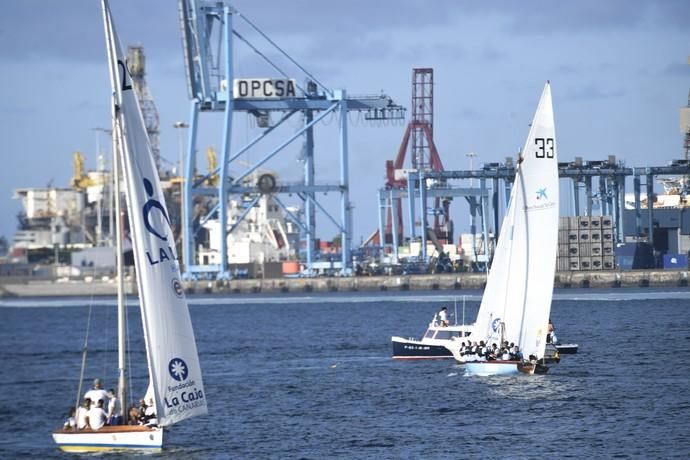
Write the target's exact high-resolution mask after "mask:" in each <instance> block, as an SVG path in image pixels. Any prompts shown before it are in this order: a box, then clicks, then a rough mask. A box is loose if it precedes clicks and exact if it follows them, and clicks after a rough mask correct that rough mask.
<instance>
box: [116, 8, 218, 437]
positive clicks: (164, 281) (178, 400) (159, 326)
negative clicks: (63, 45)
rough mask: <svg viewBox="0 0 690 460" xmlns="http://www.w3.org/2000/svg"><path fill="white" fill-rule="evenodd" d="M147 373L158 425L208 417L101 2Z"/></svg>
mask: <svg viewBox="0 0 690 460" xmlns="http://www.w3.org/2000/svg"><path fill="white" fill-rule="evenodd" d="M103 10H104V21H105V24H106V36H107V43H108V45H109V58H110V60H109V63H110V70H111V82H112V86H113V93H114V95H115V101H116V103H115V109H114V110H115V114H116V120H117V130H116V135H117V136H118V140H119V146H120V151H121V156H122V158H121V160H122V164H123V169H124V179H125V185H126V196H127V206H128V210H129V218H130V230H131V235H132V247H133V251H134V258H135V264H136V268H137V285H138V288H139V298H140V304H141V312H142V322H143V326H144V337H145V341H146V350H147V358H148V363H149V372H150V378H151V383H152V388H153V393H154V397H155V406H156V414H157V418H158V422H159V425H160V426H167V425H170V424H173V423H176V422H178V421H180V420H182V419H185V418H187V417H191V416H195V415H202V414H205V413H206V412H207V407H206V399H205V393H204V389H203V381H202V377H201V369H200V366H199V358H198V353H197V349H196V342H195V339H194V331H193V330H192V325H191V319H190V316H189V309H188V307H187V302H186V300H185V298H184V291H183V288H182V284H181V281H180V271H179V264H178V262H177V252H176V250H175V244H174V241H173V238H172V230H171V228H170V221H169V218H168V213H167V209H166V206H165V202H164V201H163V191H162V188H161V185H160V180H159V178H158V172H157V169H156V165H155V162H154V160H153V156H152V154H151V147H150V144H149V139H148V136H147V134H146V129H145V125H144V121H143V118H142V114H141V110H140V108H139V103H138V101H137V98H136V96H135V95H134V92H133V90H132V81H131V77H130V75H129V72H128V70H127V66H126V61H125V58H124V53H123V52H122V46H121V45H120V42H119V40H118V37H117V34H116V32H115V28H114V25H113V22H112V18H111V15H110V11H109V8H108V4H107V0H104V1H103Z"/></svg>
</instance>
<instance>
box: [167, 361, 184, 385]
mask: <svg viewBox="0 0 690 460" xmlns="http://www.w3.org/2000/svg"><path fill="white" fill-rule="evenodd" d="M168 372H169V373H170V377H172V378H174V379H175V380H177V381H178V382H182V381H183V380H187V376H188V375H189V368H188V367H187V363H185V362H184V361H183V360H182V359H180V358H173V359H171V360H170V362H169V363H168Z"/></svg>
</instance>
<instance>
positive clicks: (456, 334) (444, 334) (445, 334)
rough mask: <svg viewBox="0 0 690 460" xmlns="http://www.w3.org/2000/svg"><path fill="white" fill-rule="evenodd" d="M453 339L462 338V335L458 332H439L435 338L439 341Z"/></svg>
mask: <svg viewBox="0 0 690 460" xmlns="http://www.w3.org/2000/svg"><path fill="white" fill-rule="evenodd" d="M453 337H460V333H459V332H458V331H438V332H437V333H436V337H434V338H435V339H437V340H450V339H452V338H453Z"/></svg>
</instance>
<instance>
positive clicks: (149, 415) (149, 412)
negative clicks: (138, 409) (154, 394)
mask: <svg viewBox="0 0 690 460" xmlns="http://www.w3.org/2000/svg"><path fill="white" fill-rule="evenodd" d="M145 415H146V426H156V425H158V419H157V418H156V406H155V405H154V404H153V399H149V404H148V405H147V406H146V412H145Z"/></svg>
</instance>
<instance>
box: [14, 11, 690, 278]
mask: <svg viewBox="0 0 690 460" xmlns="http://www.w3.org/2000/svg"><path fill="white" fill-rule="evenodd" d="M178 5H179V19H180V27H181V34H182V38H183V40H182V43H183V48H182V49H183V54H184V58H185V70H186V75H187V83H188V84H187V87H188V97H189V119H188V123H185V122H179V123H176V124H175V127H176V128H179V129H178V134H179V135H180V139H181V148H180V167H179V168H178V169H179V171H175V174H174V175H173V174H162V176H163V182H164V188H165V190H166V200H167V202H168V207H169V209H170V210H171V221H173V223H174V227H175V228H174V230H175V233H176V238H177V243H178V244H179V245H180V248H181V250H180V251H179V253H180V254H181V255H182V262H183V265H182V268H183V275H184V277H185V278H186V279H187V280H197V279H203V280H221V281H225V280H228V279H231V278H234V277H240V276H250V277H251V276H254V277H258V276H259V275H260V276H262V277H263V276H271V277H273V276H275V277H280V276H282V275H290V276H294V277H305V278H308V277H314V276H319V275H335V276H351V275H357V274H363V275H364V274H372V275H374V274H400V273H407V274H410V273H420V274H421V273H428V272H457V271H483V270H485V269H486V268H487V266H488V265H489V264H490V261H491V252H492V248H493V241H495V240H496V239H497V237H498V232H499V229H500V222H501V218H502V215H501V214H502V209H504V208H505V203H506V202H507V200H508V197H509V195H510V187H511V185H512V181H513V177H514V174H515V172H514V165H513V159H511V158H507V159H506V160H505V161H504V162H503V163H485V164H483V165H481V166H479V167H478V168H477V169H475V168H473V167H472V166H470V169H468V170H445V169H444V168H443V165H442V163H441V161H440V156H439V154H438V152H437V151H436V147H435V145H434V140H433V70H432V69H431V68H419V69H414V70H413V99H412V105H413V107H414V110H413V112H414V113H413V115H412V119H411V120H410V124H409V125H408V128H407V130H406V133H405V134H404V135H403V138H404V139H408V138H409V140H410V145H411V147H410V148H411V150H410V151H409V153H410V154H409V155H408V156H407V158H408V159H409V160H410V164H409V165H406V164H404V160H405V158H406V157H405V152H407V150H406V147H404V146H406V145H407V140H404V142H403V146H401V148H400V149H399V151H398V157H397V158H396V161H389V162H387V163H386V164H385V165H381V166H382V167H383V166H385V167H386V179H387V182H386V184H385V185H384V186H383V187H382V188H381V189H380V190H379V191H378V196H372V200H376V199H377V198H378V210H379V213H378V216H377V217H378V229H376V233H378V239H376V238H372V239H370V240H369V241H367V243H368V244H366V245H363V246H362V247H359V248H356V247H354V246H355V245H354V243H353V235H352V222H353V218H354V217H353V215H352V208H353V205H352V203H351V202H350V190H351V183H350V179H349V172H348V170H349V157H350V152H349V146H348V138H349V135H350V134H349V130H350V128H349V126H348V118H349V117H348V114H349V113H359V114H362V115H363V117H364V119H365V120H368V121H373V122H380V121H399V122H402V121H403V120H404V119H405V113H406V110H405V108H403V107H402V106H400V105H398V104H396V103H395V102H394V101H393V100H392V98H390V97H389V96H387V95H385V94H378V95H375V96H354V95H350V94H349V93H348V92H347V91H346V90H344V89H332V88H329V87H328V86H326V85H325V84H323V83H322V82H321V80H319V79H318V78H317V77H315V76H314V75H313V74H312V73H310V72H309V71H308V70H307V69H306V68H305V67H304V66H302V65H301V64H300V63H298V62H297V61H296V60H294V59H293V58H292V57H291V56H290V55H289V54H288V53H287V52H285V51H284V50H283V49H282V48H281V47H280V46H278V45H277V44H276V43H275V42H273V41H272V40H271V39H270V38H269V37H268V36H267V35H266V34H265V33H264V32H263V31H261V30H260V29H259V28H258V27H257V26H255V25H254V23H253V22H251V21H250V20H249V19H248V18H246V17H245V16H243V15H242V14H240V13H239V12H238V11H237V10H235V9H234V8H233V7H232V6H231V5H230V3H228V2H206V1H202V0H179V2H178ZM239 25H242V26H243V27H244V29H240V27H239ZM250 35H252V37H254V38H256V39H258V41H262V42H263V43H267V44H268V45H269V46H268V48H269V51H264V50H262V49H259V47H258V46H257V45H256V44H255V40H250V39H249V38H250ZM237 45H241V46H243V47H245V48H247V49H248V50H249V52H250V53H253V54H254V55H256V56H258V58H259V59H258V60H260V61H262V62H263V63H265V65H266V66H267V68H268V69H269V70H268V71H266V73H265V74H260V76H259V77H257V76H256V75H255V74H253V75H249V76H247V75H239V72H238V71H237V70H236V69H235V67H234V64H233V63H234V61H235V59H236V56H237V53H238V49H237V48H238V46H237ZM132 53H133V54H132V58H131V60H132V62H133V69H132V70H134V72H133V73H134V74H135V75H136V76H137V78H140V79H141V82H142V83H143V84H144V86H143V88H144V89H142V88H138V92H139V94H140V99H141V101H142V105H143V106H144V107H145V108H147V109H148V116H147V128H150V132H149V136H150V137H151V138H152V139H155V140H156V144H157V139H158V136H159V128H160V127H159V125H158V114H157V112H156V109H155V105H154V104H153V101H152V95H151V92H150V91H149V90H148V89H146V88H145V81H144V80H143V77H144V75H145V72H144V64H145V59H144V55H143V52H142V50H141V47H140V46H138V47H133V51H132ZM268 56H271V58H270V59H269V57H268ZM276 57H278V58H280V62H277V58H276ZM288 69H289V70H288ZM139 86H141V85H139ZM415 91H418V92H417V93H415ZM689 105H690V101H689ZM209 115H215V116H220V117H222V133H218V134H219V138H220V142H219V145H220V148H219V149H218V153H215V151H214V152H213V153H211V152H210V151H207V152H206V153H207V160H208V168H207V171H206V172H205V173H200V171H201V169H202V168H200V167H199V164H198V163H199V156H200V155H199V146H198V144H199V143H200V142H199V139H198V137H199V131H200V128H201V127H202V125H203V124H204V123H205V122H206V120H207V118H208V116H209ZM240 116H242V117H245V118H246V120H249V121H251V122H252V123H254V124H255V126H256V127H257V128H259V130H260V133H259V134H258V135H257V136H256V137H254V138H252V139H251V140H248V141H247V142H246V143H242V140H241V139H240V136H238V135H237V129H235V130H233V122H234V120H235V119H239V118H240ZM683 117H685V118H686V119H687V120H690V107H687V108H684V109H683V110H682V111H681V123H682V120H683ZM330 119H332V120H336V124H335V126H336V129H335V131H336V133H335V134H334V135H333V136H332V139H330V140H332V141H334V142H335V145H336V148H335V149H332V150H333V151H335V152H336V156H337V159H336V161H334V160H333V158H329V159H328V160H327V161H331V162H334V163H335V162H337V167H338V168H337V174H338V177H337V179H333V178H328V179H326V180H323V179H322V178H321V177H320V176H318V177H317V173H319V168H317V163H318V162H319V161H325V156H324V157H322V156H320V155H321V154H322V153H321V152H322V150H317V148H316V147H315V141H314V137H315V132H316V129H317V128H318V127H320V126H321V125H322V124H324V123H325V121H327V120H330ZM235 121H236V120H235ZM288 121H290V122H292V124H293V128H294V125H297V126H298V127H297V129H292V130H290V127H288V126H287V122H288ZM687 124H688V125H690V123H687ZM682 129H684V131H683V133H684V134H685V144H684V145H685V150H686V158H685V159H684V160H675V161H672V162H671V163H670V164H668V165H666V166H648V167H627V166H626V165H625V164H624V163H622V162H620V161H618V160H617V159H616V158H615V157H614V156H609V157H608V158H607V159H605V160H583V159H581V158H576V159H575V160H574V161H572V162H568V163H562V164H560V165H559V174H560V177H561V178H562V184H561V187H563V188H564V189H566V190H568V189H569V190H570V191H571V194H570V195H571V196H572V206H573V214H574V215H572V216H568V218H567V219H563V220H562V226H561V231H562V234H563V237H564V238H563V239H562V240H560V241H559V243H560V245H559V255H560V256H561V259H560V262H559V268H560V269H561V270H563V271H583V270H593V271H597V270H611V269H616V268H617V269H634V268H651V267H660V266H666V267H668V268H687V253H688V251H689V250H690V216H688V214H687V212H686V211H687V204H686V203H687V202H686V197H687V194H688V182H687V177H689V176H690V166H689V163H688V158H687V152H688V150H689V149H690V147H688V146H690V141H688V139H690V126H685V128H682ZM185 130H186V131H185ZM185 133H186V135H187V137H186V140H185V139H183V138H182V136H183V135H184V134H185ZM281 136H282V137H281ZM271 140H272V141H273V143H272V144H271V145H270V146H269V147H264V145H265V144H266V143H268V142H271ZM297 144H299V145H297ZM290 149H291V150H290ZM96 150H97V152H96V153H97V155H98V156H100V155H101V154H102V152H100V149H99V148H97V149H96ZM249 152H253V155H252V156H249V155H248V153H249ZM291 154H292V157H291V158H290V159H291V160H294V159H295V157H297V159H298V161H299V165H300V166H299V169H300V174H299V177H298V178H291V177H289V176H288V174H286V173H285V171H284V170H282V169H281V166H280V165H274V164H273V161H274V160H276V159H279V158H280V157H286V156H289V155H291ZM159 159H160V160H162V159H163V157H162V156H159ZM80 161H81V163H80V162H79V161H77V160H76V155H75V176H74V179H73V182H72V186H71V187H70V188H56V187H43V188H36V189H21V190H18V191H16V194H15V195H16V197H17V198H18V199H21V200H22V204H23V207H24V211H23V213H22V215H21V216H20V217H21V218H20V230H19V231H18V233H17V235H16V236H15V241H14V250H15V252H14V258H15V259H17V260H23V261H24V262H27V263H28V262H36V261H41V262H48V261H51V260H52V262H54V263H68V262H69V259H70V258H69V252H75V251H80V250H88V249H89V248H92V247H109V242H110V240H111V239H112V238H111V236H110V233H111V229H112V217H113V216H112V211H111V209H112V207H111V203H112V201H113V197H112V189H111V187H110V185H109V184H110V182H111V181H112V178H111V177H110V173H109V171H108V168H107V167H105V165H104V163H103V162H102V161H101V160H99V166H98V168H97V170H96V171H90V172H88V173H87V172H85V171H84V170H83V158H82V159H81V160H80ZM293 163H294V161H293ZM78 164H81V166H80V167H78V166H77V165H78ZM161 168H163V166H161ZM658 178H662V179H664V181H665V185H666V186H667V188H666V191H665V193H663V194H661V193H656V192H655V184H656V183H657V179H658ZM674 181H675V182H674ZM671 183H675V184H676V185H675V186H673V187H669V184H671ZM631 185H632V188H630V187H631ZM657 188H658V187H657ZM628 190H632V193H627V191H628ZM327 193H331V194H332V195H336V196H338V203H337V206H331V207H329V206H328V205H327V204H326V203H325V201H322V200H321V196H322V195H323V194H327ZM372 195H373V194H372ZM454 198H461V199H463V200H464V201H465V202H466V203H467V206H468V209H469V212H468V217H469V221H470V232H469V234H464V235H455V234H454V232H453V221H452V220H451V218H450V213H449V203H450V202H451V201H452V200H453V199H454ZM317 216H318V219H317ZM374 217H375V216H358V218H360V219H366V218H372V219H371V220H372V221H375V219H374ZM317 220H318V221H319V224H321V223H322V222H324V221H327V222H329V223H330V224H332V225H333V226H334V227H335V228H336V229H337V234H338V236H337V240H338V241H337V242H336V243H337V244H323V243H326V242H319V240H318V237H317V234H318V233H317ZM566 222H567V224H566ZM595 225H599V227H597V230H595V229H594V226H595ZM372 226H373V225H372ZM595 237H596V238H599V239H600V242H596V241H594V239H595ZM604 240H606V241H604ZM617 251H618V253H617ZM100 252H102V251H99V253H100ZM638 253H640V254H644V255H638ZM22 254H23V255H22ZM95 254H96V253H95V252H94V256H93V258H92V259H89V258H88V257H86V256H85V255H84V254H82V255H81V256H76V257H74V258H73V262H72V263H73V264H74V263H75V262H74V261H76V263H77V265H78V266H87V267H88V266H90V265H91V264H92V262H93V263H94V264H95V263H97V259H98V260H100V259H101V257H100V256H98V257H97V256H96V255H95ZM32 255H33V258H32ZM65 255H66V256H65ZM683 257H685V259H683ZM612 258H613V260H612ZM102 259H109V258H108V257H104V258H102ZM673 260H675V262H673ZM683 261H685V263H683ZM104 263H105V262H104ZM283 264H285V267H289V269H286V270H283V268H282V267H283ZM269 266H270V267H272V268H270V269H269ZM278 266H280V267H281V269H277V267H278Z"/></svg>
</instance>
